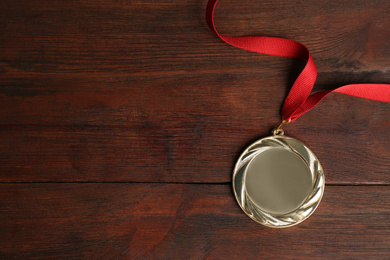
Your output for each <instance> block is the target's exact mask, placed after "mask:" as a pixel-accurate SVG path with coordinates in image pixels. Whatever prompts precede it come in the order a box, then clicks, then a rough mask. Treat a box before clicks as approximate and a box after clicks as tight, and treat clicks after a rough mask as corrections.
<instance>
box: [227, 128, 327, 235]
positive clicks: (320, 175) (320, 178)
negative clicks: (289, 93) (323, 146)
mask: <svg viewBox="0 0 390 260" xmlns="http://www.w3.org/2000/svg"><path fill="white" fill-rule="evenodd" d="M271 139H284V140H290V141H293V142H298V143H299V144H300V145H301V146H302V147H303V148H304V149H305V151H306V152H307V153H308V154H309V155H310V158H312V159H313V160H314V161H315V163H316V165H317V168H318V169H317V170H315V171H314V172H313V171H312V169H311V168H310V167H308V169H309V171H310V173H311V175H312V176H314V177H315V178H316V181H315V182H314V181H313V182H312V187H311V192H310V194H308V195H307V197H306V198H305V200H304V202H303V203H301V205H300V206H299V207H298V208H296V209H295V210H293V211H291V212H289V213H286V214H279V215H278V214H271V213H268V212H263V210H262V209H260V207H259V206H257V205H255V204H254V206H255V207H257V208H256V209H257V210H256V211H255V212H252V211H250V210H249V209H247V208H246V207H245V205H242V204H241V201H240V199H239V197H238V196H237V189H236V182H235V178H236V176H237V174H238V172H239V171H240V170H241V168H242V167H243V166H242V161H243V160H242V159H243V157H244V156H245V155H247V154H248V152H249V151H250V149H251V148H253V147H254V146H255V145H260V146H261V145H262V144H261V143H262V142H263V141H265V140H271ZM287 145H288V146H289V148H291V149H292V150H293V151H292V152H293V153H295V154H296V155H297V156H299V157H301V159H302V160H304V162H305V163H306V164H309V163H310V162H307V161H306V159H305V158H304V157H303V156H302V154H301V153H300V152H298V151H297V150H296V149H294V147H292V146H291V144H287ZM262 146H266V145H262ZM256 157H257V155H256V156H253V157H252V158H251V159H249V160H248V162H246V163H245V164H247V165H249V164H250V162H251V161H252V160H253V159H254V158H256ZM240 165H241V167H240ZM245 171H246V170H245ZM245 174H246V172H245V173H243V174H242V175H243V176H245ZM245 178H246V176H245V177H242V180H241V190H242V189H243V187H244V188H245ZM317 182H319V183H318V185H316V183H317ZM232 186H233V193H234V197H235V199H236V201H237V203H238V205H239V206H240V208H241V210H242V211H244V213H245V214H246V215H247V216H248V217H250V218H251V219H252V220H254V221H255V222H257V223H259V224H261V225H264V226H267V227H271V228H287V227H292V226H295V225H297V224H299V223H301V222H303V221H305V220H306V219H307V218H309V217H310V216H311V215H312V214H313V213H314V211H315V210H316V209H317V207H318V206H319V204H320V202H321V199H322V197H323V194H324V190H325V174H324V171H323V168H322V166H321V163H320V162H319V160H318V158H317V156H316V155H315V154H314V153H313V151H311V150H310V148H308V147H307V146H306V145H305V144H304V143H303V142H301V141H300V140H297V139H295V138H292V137H289V136H285V135H275V134H274V135H273V136H267V137H264V138H261V139H259V140H257V141H255V142H253V143H252V144H251V145H249V146H248V147H247V148H246V149H245V150H244V151H243V152H242V153H241V155H240V157H239V159H238V160H237V162H236V164H235V167H234V172H233V178H232ZM315 188H317V189H319V190H320V196H319V197H318V198H317V199H315V201H313V206H314V207H310V208H311V209H310V210H308V211H305V212H304V213H306V214H302V213H301V214H297V212H299V211H300V210H302V207H303V205H305V202H308V201H309V200H310V199H311V198H313V196H312V195H313V192H314V191H315ZM316 193H317V192H316ZM245 195H246V193H245ZM256 212H260V213H263V214H262V215H260V218H257V217H256V215H258V214H256ZM266 215H269V216H271V217H273V218H275V219H279V218H280V217H284V216H288V215H294V216H298V217H299V216H301V218H300V219H298V220H297V221H293V222H290V223H288V224H285V225H275V224H272V223H270V222H267V221H264V217H266Z"/></svg>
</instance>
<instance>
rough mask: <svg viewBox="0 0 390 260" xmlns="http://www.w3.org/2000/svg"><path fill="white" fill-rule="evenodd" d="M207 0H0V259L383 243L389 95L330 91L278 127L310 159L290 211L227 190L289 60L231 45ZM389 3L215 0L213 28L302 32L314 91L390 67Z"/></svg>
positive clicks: (337, 248) (247, 255) (389, 212)
mask: <svg viewBox="0 0 390 260" xmlns="http://www.w3.org/2000/svg"><path fill="white" fill-rule="evenodd" d="M206 2H207V1H206V0H202V1H197V0H182V1H175V0H165V1H163V0H161V1H153V0H145V1H140V0H129V1H120V0H94V1H92V0H89V1H87V0H79V1H73V0H67V1H57V0H55V1H38V0H35V1H33V0H12V1H5V0H2V1H0V35H1V41H0V99H1V102H0V124H1V127H0V133H1V137H0V181H1V183H0V197H1V201H0V258H1V259H42V258H44V259H45V258H53V259H133V258H137V259H203V258H211V259H215V258H218V259H259V258H263V257H264V258H265V257H266V258H274V259H285V258H289V259H298V258H305V259H316V258H327V259H341V258H347V259H389V256H390V208H389V205H390V190H389V184H390V172H389V170H390V135H389V132H390V105H389V104H386V103H381V102H375V101H369V100H363V99H358V98H354V97H350V96H345V95H342V94H332V95H330V96H329V97H327V98H326V99H325V100H324V101H323V102H321V104H320V105H318V106H317V107H316V108H314V109H313V110H311V111H310V112H309V113H307V114H306V115H304V116H302V117H301V118H299V119H298V120H297V121H296V122H294V123H293V124H291V125H288V126H287V127H286V128H285V131H286V132H287V134H288V135H289V136H292V137H295V138H297V139H300V140H301V141H303V142H304V143H306V144H307V145H308V146H309V147H310V148H311V149H312V150H313V151H314V152H315V153H316V155H317V156H318V157H319V159H320V160H321V162H322V164H323V167H324V170H325V174H326V188H325V194H324V197H323V200H322V202H321V204H320V206H319V208H318V209H317V211H316V212H315V213H314V214H313V216H311V217H310V218H309V219H308V220H306V221H305V222H303V223H302V224H300V225H298V226H296V227H292V228H288V229H271V228H267V227H263V226H261V225H258V224H256V223H255V222H254V221H252V220H250V219H249V218H248V217H247V216H246V215H245V214H244V213H243V212H242V211H241V209H240V208H239V206H238V204H237V203H236V201H235V199H234V196H233V193H232V187H231V178H232V170H233V166H234V163H235V161H236V160H237V158H238V156H239V155H240V153H241V152H242V151H243V149H244V148H245V147H246V146H247V145H249V144H250V143H252V142H253V141H255V140H257V139H259V138H261V137H264V136H267V135H269V134H270V131H271V130H272V128H274V127H275V126H277V125H278V124H279V122H280V116H279V114H280V109H281V105H282V102H283V99H284V97H285V96H286V94H287V93H288V90H289V88H290V86H291V84H292V82H293V81H294V79H295V78H296V76H297V75H298V73H299V71H300V70H301V69H302V68H303V65H304V63H303V62H301V61H298V60H293V59H287V58H280V57H272V56H266V55H260V54H256V53H250V52H246V51H243V50H240V49H237V48H234V47H231V46H229V45H227V44H225V43H224V42H222V41H221V40H220V39H218V38H217V37H216V36H215V35H213V34H212V33H211V32H210V31H209V29H208V28H207V25H206V22H205V19H204V11H205V5H206ZM389 13H390V1H388V0H386V1H379V0H378V1H365V0H340V1H332V0H324V1H317V0H307V1H288V0H265V1H250V0H240V1H239V0H223V1H221V2H220V4H219V6H218V7H217V13H216V17H215V19H216V25H217V27H218V28H219V30H220V32H221V33H223V34H228V35H267V36H277V37H283V38H289V39H294V40H297V41H299V42H301V43H303V44H305V45H306V46H307V47H308V48H309V50H310V51H311V53H312V55H313V57H314V60H315V62H316V65H317V68H318V70H319V74H318V81H317V84H316V86H315V90H316V91H317V90H325V89H333V88H336V87H338V86H341V85H343V84H348V83H367V82H373V83H390V44H389V43H390V16H389Z"/></svg>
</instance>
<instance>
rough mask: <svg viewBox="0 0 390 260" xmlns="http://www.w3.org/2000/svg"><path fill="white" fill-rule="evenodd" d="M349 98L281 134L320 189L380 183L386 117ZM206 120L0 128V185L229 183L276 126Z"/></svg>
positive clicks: (388, 149) (387, 151) (388, 178)
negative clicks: (243, 158) (320, 170)
mask: <svg viewBox="0 0 390 260" xmlns="http://www.w3.org/2000/svg"><path fill="white" fill-rule="evenodd" d="M352 99H354V98H352V97H346V96H343V95H340V94H338V95H337V94H336V95H335V96H333V98H329V99H325V100H324V101H323V103H322V104H321V105H320V106H318V107H317V108H315V109H314V110H313V111H312V112H309V113H308V114H307V115H305V116H304V117H302V119H299V120H298V121H297V122H295V123H294V124H291V125H288V126H286V128H285V130H286V133H287V134H288V135H290V136H293V137H295V138H298V139H300V140H301V141H303V142H305V143H306V144H307V145H308V146H309V147H310V148H311V149H312V150H313V151H314V152H315V153H316V155H317V156H318V158H319V159H320V161H321V163H322V164H323V167H324V170H325V174H326V181H327V183H330V184H386V183H387V184H388V183H390V175H389V174H390V173H389V171H388V169H389V168H390V156H389V155H390V138H389V135H388V128H389V127H390V121H389V119H390V110H389V109H388V108H387V107H386V104H384V103H379V102H371V101H367V100H355V101H351V100H352ZM258 111H259V112H261V111H262V109H261V108H259V110H258ZM324 111H332V113H328V112H324ZM252 113H257V111H255V112H253V111H252ZM335 114H338V115H339V116H338V117H337V118H336V117H335V116H334V115H335ZM276 116H277V115H275V117H276ZM210 117H211V118H214V119H215V121H214V122H213V120H212V119H210V118H209V119H207V116H206V117H204V118H205V120H202V118H199V119H198V120H197V121H192V122H190V121H188V122H182V124H183V125H182V126H180V125H179V121H177V125H176V126H174V127H168V126H159V125H150V124H149V123H150V121H145V126H144V127H142V126H140V125H139V126H121V127H119V126H117V127H113V126H81V125H78V126H73V125H61V126H50V125H26V126H18V125H14V126H2V128H1V129H0V181H18V182H20V181H22V182H24V181H29V182H34V181H84V182H85V181H133V182H198V183H199V182H203V183H209V182H220V183H221V182H230V181H231V175H232V169H233V167H234V164H235V161H236V160H237V158H238V157H239V155H240V153H241V152H242V151H243V150H244V148H245V147H246V146H247V145H249V144H250V143H251V142H253V141H255V140H256V139H259V138H261V137H264V136H267V135H269V133H270V131H271V128H270V127H272V126H276V125H277V123H278V121H277V120H278V119H277V118H274V121H273V122H271V121H268V120H267V119H266V118H259V120H258V121H257V120H255V121H250V120H251V119H250V118H247V117H237V118H232V117H230V116H226V118H225V119H223V118H218V116H210ZM226 119H227V120H226ZM230 120H231V121H230ZM207 121H208V122H207ZM246 122H248V125H250V126H246ZM148 124H149V125H148ZM213 124H214V125H213ZM252 127H253V128H252Z"/></svg>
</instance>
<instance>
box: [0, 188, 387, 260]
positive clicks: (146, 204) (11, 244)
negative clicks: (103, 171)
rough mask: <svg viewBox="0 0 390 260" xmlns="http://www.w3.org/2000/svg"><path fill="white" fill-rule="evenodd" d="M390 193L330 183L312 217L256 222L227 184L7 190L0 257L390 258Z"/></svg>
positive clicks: (3, 191)
mask: <svg viewBox="0 0 390 260" xmlns="http://www.w3.org/2000/svg"><path fill="white" fill-rule="evenodd" d="M388 190H389V189H388V186H377V187H373V186H327V187H326V191H325V195H324V198H323V201H322V202H321V204H320V206H319V208H318V209H317V211H316V212H315V213H314V215H313V216H311V217H310V218H309V219H308V220H306V221H305V222H303V223H301V224H300V225H298V226H296V227H292V228H288V229H280V230H279V229H271V228H266V227H263V226H261V225H259V224H257V223H255V222H253V221H252V220H250V219H249V218H248V217H247V216H246V215H245V214H244V213H242V212H241V209H240V208H239V207H238V205H237V204H236V202H235V200H234V198H233V196H232V192H231V187H230V186H229V185H195V184H191V185H189V184H186V185H185V184H126V183H121V184H109V183H105V184H74V183H73V184H1V185H0V197H1V198H2V200H1V201H0V220H1V221H0V244H1V247H0V257H1V258H3V259H10V258H13V259H26V258H34V259H42V258H49V257H52V258H72V259H85V258H88V259H91V258H93V259H108V258H109V259H129V258H132V259H133V258H140V259H141V258H142V259H155V258H159V259H188V258H191V259H204V258H207V257H209V258H213V259H214V258H219V259H220V258H224V259H228V258H235V259H239V258H240V259H242V258H246V259H254V258H259V257H270V258H274V259H286V258H290V259H291V258H294V259H296V258H305V259H307V258H310V259H324V258H327V259H329V258H337V259H340V258H353V259H386V258H388V256H389V255H390V240H389V237H390V221H389V220H390V209H389V207H388V205H389V203H390V196H389V192H388Z"/></svg>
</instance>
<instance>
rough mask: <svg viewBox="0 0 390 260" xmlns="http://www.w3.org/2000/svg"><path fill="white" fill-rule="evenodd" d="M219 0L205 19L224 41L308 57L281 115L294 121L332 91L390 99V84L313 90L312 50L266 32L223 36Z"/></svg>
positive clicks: (210, 4)
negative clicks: (216, 13)
mask: <svg viewBox="0 0 390 260" xmlns="http://www.w3.org/2000/svg"><path fill="white" fill-rule="evenodd" d="M217 2H218V0H209V2H208V3H207V8H206V20H207V24H208V26H209V28H210V29H211V30H212V31H213V32H214V33H215V34H216V35H217V36H218V37H219V38H221V39H222V40H223V41H225V42H226V43H228V44H230V45H232V46H235V47H237V48H240V49H244V50H248V51H252V52H257V53H262V54H267V55H273V56H281V57H288V58H298V59H302V60H305V61H307V62H306V65H305V67H304V68H303V70H302V72H301V73H300V74H299V76H298V77H297V79H296V80H295V82H294V84H293V86H292V87H291V90H290V92H289V93H288V95H287V97H286V99H285V100H284V103H283V108H282V117H283V119H284V120H286V121H294V120H296V119H297V118H298V117H300V116H301V115H303V114H305V113H306V112H308V111H309V110H310V109H312V108H313V107H315V106H316V105H317V104H318V103H319V102H320V101H321V100H322V99H323V98H324V97H325V96H327V95H328V94H329V93H331V92H338V93H343V94H346V95H350V96H355V97H360V98H366V99H371V100H376V101H382V102H390V85H389V84H351V85H345V86H342V87H339V88H337V89H334V90H328V91H321V92H316V93H313V94H310V93H311V91H312V89H313V86H314V84H315V81H316V79H317V68H316V66H315V64H314V61H313V58H312V56H311V55H310V52H309V50H308V49H307V48H306V47H305V46H304V45H303V44H301V43H299V42H296V41H293V40H289V39H283V38H276V37H267V36H236V37H231V36H223V35H220V34H219V33H218V32H217V30H216V28H215V25H214V10H215V6H216V4H217Z"/></svg>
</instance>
